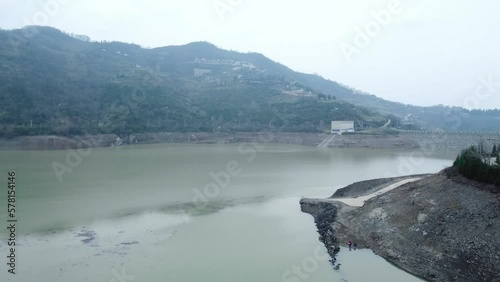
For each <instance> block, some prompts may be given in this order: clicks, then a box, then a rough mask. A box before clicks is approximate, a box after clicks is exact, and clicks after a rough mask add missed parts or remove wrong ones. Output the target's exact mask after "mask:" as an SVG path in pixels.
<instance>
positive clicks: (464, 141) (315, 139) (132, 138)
mask: <svg viewBox="0 0 500 282" xmlns="http://www.w3.org/2000/svg"><path fill="white" fill-rule="evenodd" d="M326 137H328V134H316V133H295V132H233V133H199V132H197V133H182V132H167V133H140V134H132V135H129V136H127V137H123V136H122V137H119V136H118V135H115V134H105V135H85V136H69V137H68V136H21V137H14V138H0V150H61V149H75V148H79V147H88V146H92V147H108V146H122V145H127V144H153V143H193V144H231V143H244V142H248V143H254V142H255V143H277V144H292V145H304V146H316V145H318V144H319V143H321V141H323V140H324V139H325V138H326ZM480 140H483V141H485V142H486V143H487V144H486V145H488V143H491V145H492V144H493V143H500V136H486V135H485V136H482V135H471V136H465V135H449V136H442V135H439V136H438V135H432V134H420V135H418V134H407V133H398V134H363V133H359V134H358V133H356V134H344V135H342V136H336V138H335V139H333V141H332V142H331V143H330V144H329V146H328V147H330V148H374V149H417V148H426V150H461V149H463V148H466V147H468V146H470V145H476V144H477V143H478V142H479V141H480Z"/></svg>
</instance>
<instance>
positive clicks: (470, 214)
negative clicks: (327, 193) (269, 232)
mask: <svg viewBox="0 0 500 282" xmlns="http://www.w3.org/2000/svg"><path fill="white" fill-rule="evenodd" d="M393 181H394V180H393V179H392V180H389V181H388V182H387V183H391V182H393ZM387 183H383V180H374V181H372V182H370V181H365V182H362V183H357V184H354V185H351V186H349V187H346V188H345V189H343V190H339V191H338V192H336V193H335V195H334V197H338V198H342V197H356V196H361V195H365V194H368V193H372V192H373V191H376V190H377V189H381V188H383V187H385V186H387ZM301 207H302V210H303V211H304V212H308V213H310V214H312V215H313V216H314V218H315V221H316V224H317V225H318V231H319V232H320V235H322V236H323V237H328V238H324V239H323V240H324V241H325V242H328V244H331V242H333V244H345V242H347V241H348V240H355V241H356V242H358V247H362V248H370V249H372V250H373V251H374V252H375V253H376V254H377V255H380V256H382V257H383V258H385V259H387V260H388V261H390V262H391V263H393V264H395V265H397V266H398V267H400V268H401V269H403V270H405V271H407V272H409V273H412V274H414V275H416V276H419V277H422V278H424V279H426V280H428V281H500V240H498V238H500V216H499V215H500V196H499V193H498V190H496V188H495V187H493V186H488V185H483V184H479V183H476V182H474V181H470V180H468V179H465V178H463V177H461V176H459V175H457V174H456V173H455V172H454V171H453V170H452V169H448V170H445V171H442V172H440V173H438V174H436V175H431V176H427V177H423V178H422V179H421V180H419V181H416V182H412V183H408V184H405V185H402V186H401V187H399V188H396V189H394V190H392V191H390V192H387V193H385V194H382V195H380V196H378V197H374V198H372V199H370V200H368V201H367V202H366V203H365V205H364V206H363V207H360V208H355V207H350V206H347V205H345V204H343V203H340V202H337V201H333V199H332V198H330V199H325V200H311V199H303V200H301ZM332 210H334V211H335V212H334V213H332ZM325 225H328V226H327V227H325ZM320 226H321V228H320ZM330 237H331V238H330ZM327 248H328V246H327ZM330 248H331V247H330Z"/></svg>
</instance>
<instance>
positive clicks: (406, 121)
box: [0, 27, 500, 136]
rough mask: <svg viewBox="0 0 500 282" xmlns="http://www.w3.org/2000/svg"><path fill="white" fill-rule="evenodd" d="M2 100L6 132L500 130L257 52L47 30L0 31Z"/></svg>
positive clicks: (487, 116) (1, 124)
mask: <svg viewBox="0 0 500 282" xmlns="http://www.w3.org/2000/svg"><path fill="white" fill-rule="evenodd" d="M0 99H2V103H1V104H0V134H1V135H3V136H15V135H33V134H60V135H66V134H86V133H109V132H113V133H117V134H129V133H132V132H155V131H259V130H263V131H270V130H271V131H273V130H274V131H276V130H282V131H302V132H320V131H322V130H324V129H326V128H328V124H329V121H331V120H338V119H348V120H354V121H355V122H356V124H357V126H358V127H380V126H382V125H383V124H384V123H385V122H386V120H387V119H388V118H390V119H391V120H392V121H393V123H392V124H393V125H395V126H398V127H406V128H416V127H426V128H444V129H450V128H452V127H453V129H457V130H467V129H474V130H498V129H500V123H499V122H498V119H499V117H500V112H499V111H488V112H482V111H481V112H469V111H465V110H463V109H460V108H454V109H451V108H445V107H431V108H424V107H414V106H408V105H403V104H399V103H394V102H389V101H385V100H383V99H380V98H377V97H375V96H373V95H366V94H359V93H358V92H356V91H355V90H353V89H350V88H347V87H345V86H342V85H340V84H338V83H336V82H333V81H329V80H325V79H323V78H321V77H319V76H315V75H309V74H302V73H298V72H294V71H292V70H291V69H289V68H287V67H286V66H283V65H281V64H278V63H276V62H273V61H272V60H270V59H268V58H266V57H265V56H263V55H261V54H257V53H245V54H243V53H238V52H233V51H226V50H222V49H220V48H217V47H216V46H214V45H212V44H209V43H206V42H196V43H191V44H187V45H184V46H169V47H162V48H155V49H144V48H141V47H140V46H138V45H134V44H126V43H120V42H90V41H89V40H88V37H86V36H81V35H69V34H65V33H63V32H61V31H59V30H56V29H53V28H49V27H29V28H25V29H20V30H12V31H5V30H2V31H0ZM448 111H449V112H450V113H447V112H448ZM485 121H486V122H485ZM458 123H460V124H458ZM455 125H457V126H455Z"/></svg>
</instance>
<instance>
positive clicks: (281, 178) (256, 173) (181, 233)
mask: <svg viewBox="0 0 500 282" xmlns="http://www.w3.org/2000/svg"><path fill="white" fill-rule="evenodd" d="M454 157H455V154H454V153H432V154H431V153H430V152H424V151H393V150H392V151H391V150H374V149H323V150H321V149H316V148H310V147H301V146H287V145H267V144H260V145H252V144H244V145H186V144H179V145H172V144H161V145H141V146H129V147H120V148H96V149H92V150H88V151H80V152H78V151H2V152H0V171H1V174H2V175H3V179H0V183H2V184H1V186H0V187H2V189H1V192H0V223H1V226H3V225H5V226H7V219H8V218H7V213H6V211H7V172H8V171H15V172H16V174H17V177H16V185H17V194H16V218H17V219H18V222H17V225H16V226H17V229H16V232H17V237H16V274H15V275H12V274H9V273H7V265H6V263H7V258H6V256H7V252H8V250H9V248H10V247H8V246H7V239H8V238H7V237H8V236H9V234H8V233H7V232H8V230H7V229H6V228H5V227H2V228H0V253H1V256H0V262H1V263H0V281H23V282H24V281H27V282H28V281H30V282H31V281H103V282H108V281H110V282H111V281H114V282H123V281H186V282H187V281H217V282H226V281H228V282H229V281H231V282H233V281H258V282H267V281H269V282H276V281H278V282H279V281H291V282H297V281H318V282H323V281H349V282H356V281H359V282H364V281H372V282H377V281H381V282H382V281H383V282H391V281H394V282H396V281H397V282H400V281H420V280H419V279H417V278H415V277H413V276H411V275H409V274H407V273H405V272H403V271H401V270H399V269H397V268H395V267H394V266H392V265H391V264H389V263H388V262H386V261H385V260H383V259H382V258H380V257H377V256H375V255H373V253H372V252H371V251H370V250H357V251H352V252H349V251H348V250H345V249H343V250H342V251H341V252H340V254H339V257H338V262H340V263H341V264H342V266H341V268H340V269H339V270H333V269H332V266H331V264H330V263H329V262H328V259H329V258H328V257H327V256H326V255H325V249H324V248H323V246H322V244H321V243H320V242H319V241H318V234H317V232H316V227H315V225H314V221H313V218H312V217H311V216H310V215H308V214H304V213H302V212H301V211H300V205H299V200H300V198H301V197H328V196H331V195H332V194H333V192H334V191H335V189H336V188H339V187H342V186H345V185H348V184H351V183H353V182H356V181H361V180H366V179H372V178H381V177H386V176H395V175H404V174H418V173H435V172H438V171H439V170H441V169H443V168H444V167H446V166H449V165H451V164H452V161H453V159H454Z"/></svg>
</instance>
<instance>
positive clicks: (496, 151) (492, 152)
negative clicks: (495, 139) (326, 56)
mask: <svg viewBox="0 0 500 282" xmlns="http://www.w3.org/2000/svg"><path fill="white" fill-rule="evenodd" d="M497 155H498V148H497V144H494V145H493V150H491V156H492V157H495V156H497Z"/></svg>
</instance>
